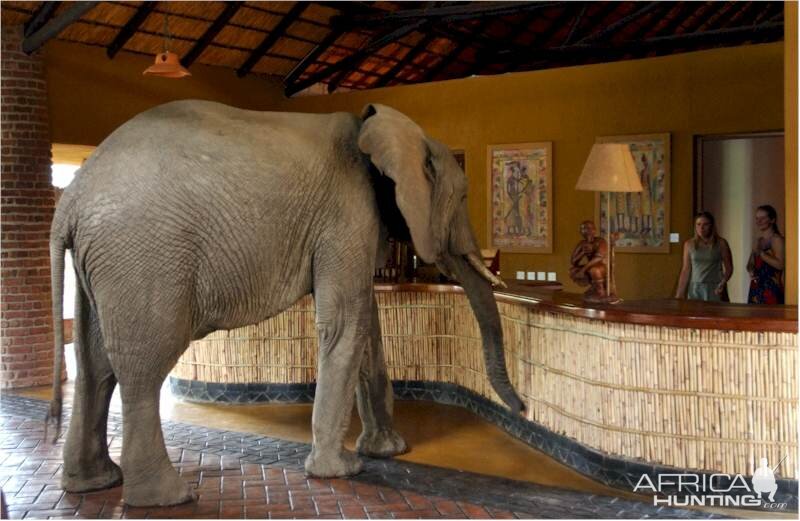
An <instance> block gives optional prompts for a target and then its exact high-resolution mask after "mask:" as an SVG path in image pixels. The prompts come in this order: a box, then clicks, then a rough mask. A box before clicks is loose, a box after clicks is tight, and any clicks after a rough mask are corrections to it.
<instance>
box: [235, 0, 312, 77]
mask: <svg viewBox="0 0 800 521" xmlns="http://www.w3.org/2000/svg"><path fill="white" fill-rule="evenodd" d="M308 5H309V4H308V3H307V2H295V4H294V5H293V6H292V8H291V9H290V10H289V12H288V13H286V14H285V15H284V16H283V18H281V21H280V22H278V25H276V26H275V28H274V29H273V30H272V32H270V33H269V34H268V35H267V36H266V38H264V39H263V40H262V41H261V43H260V44H259V45H258V47H256V48H255V50H253V52H252V53H251V54H250V56H248V57H247V60H246V61H245V62H244V63H243V64H242V66H241V67H239V69H238V70H237V71H236V75H237V76H239V77H240V78H241V77H242V76H244V75H246V74H247V73H249V72H250V71H251V70H252V69H253V67H254V66H255V64H256V63H258V60H260V59H261V57H262V56H264V53H266V52H267V51H269V50H270V49H271V48H272V46H273V45H275V43H276V42H277V41H278V40H279V39H280V38H281V37H282V36H283V35H284V34H285V33H286V30H287V29H288V28H289V26H290V25H292V24H293V23H294V22H295V20H297V19H298V18H299V17H300V15H301V14H303V11H305V9H306V7H308Z"/></svg>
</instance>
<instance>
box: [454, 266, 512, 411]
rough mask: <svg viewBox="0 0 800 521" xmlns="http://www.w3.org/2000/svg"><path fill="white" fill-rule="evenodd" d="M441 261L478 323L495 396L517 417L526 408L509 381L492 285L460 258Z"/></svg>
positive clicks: (498, 314)
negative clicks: (456, 282) (458, 284)
mask: <svg viewBox="0 0 800 521" xmlns="http://www.w3.org/2000/svg"><path fill="white" fill-rule="evenodd" d="M442 260H443V261H444V262H443V263H444V265H445V267H446V268H447V270H446V271H449V272H450V273H452V274H453V275H454V276H455V278H456V279H458V281H459V282H460V283H461V286H462V287H463V288H464V292H465V293H466V294H467V298H468V299H469V303H470V306H471V307H472V311H473V313H475V318H476V319H477V320H478V326H479V327H480V330H481V337H482V339H483V359H484V362H485V364H486V373H487V375H488V376H489V382H490V383H491V384H492V387H493V388H494V390H495V392H496V393H497V394H498V396H500V398H501V399H502V400H503V401H504V402H505V403H506V404H507V405H508V406H509V407H510V408H511V412H513V413H515V414H516V413H518V412H521V411H523V410H524V409H525V406H524V405H523V404H522V400H521V399H520V398H519V396H518V395H517V393H516V391H514V387H513V386H512V385H511V382H510V381H509V379H508V372H507V371H506V359H505V352H504V351H503V329H502V328H501V326H500V313H498V311H497V302H495V299H494V293H493V292H492V286H491V284H490V283H489V282H488V281H487V280H486V279H485V278H484V277H483V276H482V275H481V274H480V273H478V271H476V270H475V269H473V268H472V266H470V263H469V262H468V261H467V259H466V258H465V257H463V256H460V255H454V256H451V255H446V256H445V257H444V258H443V259H442ZM443 271H445V270H443Z"/></svg>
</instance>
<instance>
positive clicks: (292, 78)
mask: <svg viewBox="0 0 800 521" xmlns="http://www.w3.org/2000/svg"><path fill="white" fill-rule="evenodd" d="M343 33H344V31H343V30H341V29H338V30H333V31H331V32H329V33H328V35H327V36H326V37H325V38H323V39H322V41H321V42H319V43H318V44H317V45H316V46H314V48H313V49H311V52H309V53H308V54H306V55H305V56H304V57H303V58H302V59H301V60H300V61H299V62H297V65H295V66H294V68H293V69H292V70H291V71H289V74H287V75H286V77H285V78H284V79H283V84H284V85H291V84H293V83H294V82H296V81H297V79H298V78H299V77H300V76H301V75H302V74H303V73H304V72H305V71H306V69H307V68H308V66H309V65H311V64H312V63H314V60H316V59H317V58H319V57H320V55H321V54H322V53H323V52H325V51H326V50H327V49H328V48H329V47H330V46H331V45H333V43H334V42H335V41H336V40H338V39H339V37H340V36H341V35H342V34H343Z"/></svg>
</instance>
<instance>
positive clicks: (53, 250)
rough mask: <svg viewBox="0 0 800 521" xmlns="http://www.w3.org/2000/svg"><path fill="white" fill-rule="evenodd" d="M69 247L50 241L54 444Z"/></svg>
mask: <svg viewBox="0 0 800 521" xmlns="http://www.w3.org/2000/svg"><path fill="white" fill-rule="evenodd" d="M66 250H67V245H66V243H65V241H64V240H63V237H61V236H59V235H51V239H50V285H51V288H52V299H53V337H54V344H55V353H54V362H53V363H54V366H55V367H54V370H53V399H52V400H51V401H50V409H49V410H48V411H47V416H45V419H44V439H45V441H47V427H48V425H49V424H50V422H55V425H56V434H55V436H54V437H53V443H55V442H56V440H57V439H58V435H59V434H60V431H61V409H62V403H63V395H62V392H61V374H62V372H63V370H64V309H63V308H64V305H63V302H64V253H65V252H66Z"/></svg>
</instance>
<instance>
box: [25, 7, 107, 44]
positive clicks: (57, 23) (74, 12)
mask: <svg viewBox="0 0 800 521" xmlns="http://www.w3.org/2000/svg"><path fill="white" fill-rule="evenodd" d="M99 3H100V2H72V3H71V4H70V6H69V8H67V10H66V11H64V12H63V13H61V14H60V15H58V16H57V17H55V18H52V19H50V21H48V22H47V23H46V24H44V25H43V26H42V27H41V29H39V30H38V31H36V32H34V33H32V34H31V35H30V36H27V37H25V39H24V40H22V51H23V52H24V53H25V54H31V53H32V52H34V51H36V50H38V49H39V48H40V47H41V46H42V45H44V44H45V43H47V42H48V41H50V40H51V39H52V38H55V37H56V36H58V35H59V34H61V31H63V30H64V29H66V28H67V26H69V25H70V24H72V23H74V22H77V21H78V20H79V19H80V17H81V16H83V15H85V14H86V13H88V12H89V11H90V10H92V8H94V6H96V5H97V4H99Z"/></svg>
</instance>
